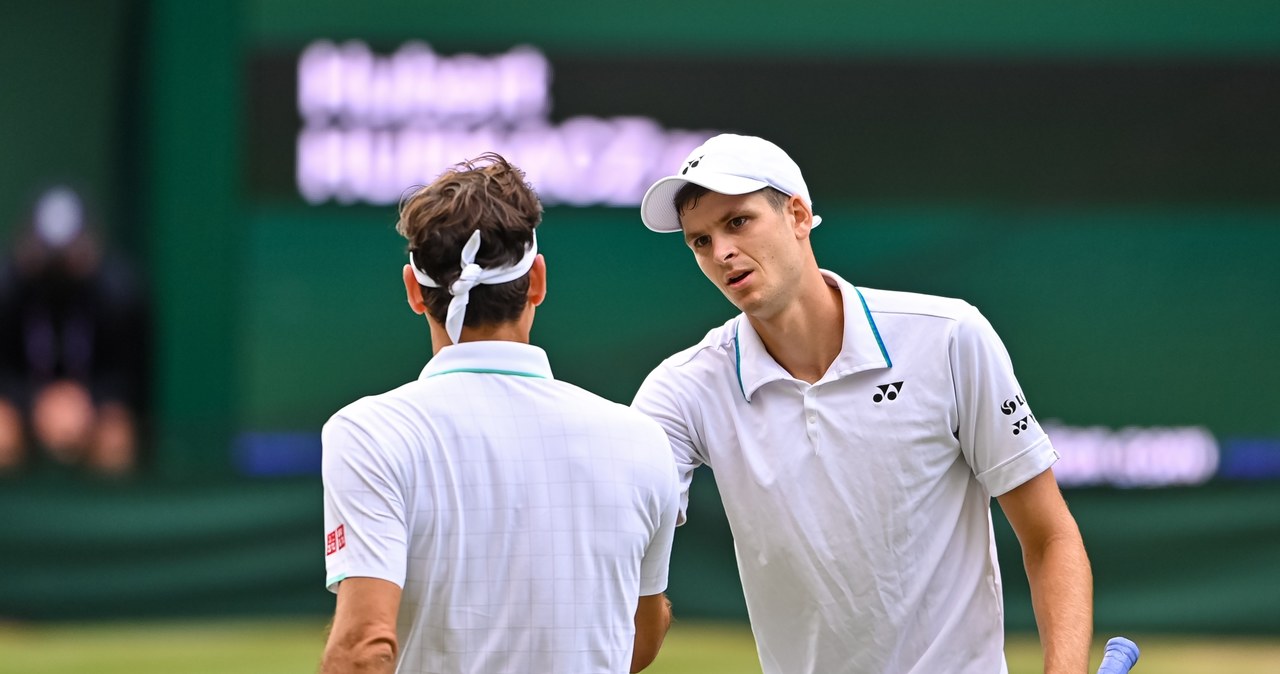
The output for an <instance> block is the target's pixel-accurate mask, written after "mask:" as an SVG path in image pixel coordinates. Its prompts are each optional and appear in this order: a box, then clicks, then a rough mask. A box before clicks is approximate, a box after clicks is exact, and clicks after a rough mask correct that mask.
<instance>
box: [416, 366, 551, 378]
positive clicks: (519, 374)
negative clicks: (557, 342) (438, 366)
mask: <svg viewBox="0 0 1280 674" xmlns="http://www.w3.org/2000/svg"><path fill="white" fill-rule="evenodd" d="M455 372H474V373H477V374H507V375H512V376H515V377H531V378H533V379H546V378H547V377H546V376H544V375H540V374H535V373H533V372H518V371H516V370H491V369H488V368H482V367H459V368H454V369H452V370H442V371H440V372H432V373H431V374H429V375H427V377H428V378H430V377H439V376H440V375H442V374H453V373H455Z"/></svg>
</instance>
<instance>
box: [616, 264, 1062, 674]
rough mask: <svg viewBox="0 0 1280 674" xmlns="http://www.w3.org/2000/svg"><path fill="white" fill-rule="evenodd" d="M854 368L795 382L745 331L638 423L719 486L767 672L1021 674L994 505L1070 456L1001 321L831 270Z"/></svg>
mask: <svg viewBox="0 0 1280 674" xmlns="http://www.w3.org/2000/svg"><path fill="white" fill-rule="evenodd" d="M823 275H824V277H825V278H826V280H827V283H828V284H830V285H832V286H835V287H837V288H839V290H840V292H841V296H842V300H843V310H844V338H843V344H842V348H841V351H840V354H839V355H838V356H837V357H836V359H835V361H834V362H833V363H832V364H831V367H830V368H829V369H828V371H827V373H826V374H825V375H824V376H823V378H822V379H821V380H819V381H818V382H817V383H815V384H812V385H810V384H808V383H807V382H804V381H801V380H798V379H795V378H794V377H792V376H791V375H790V374H788V373H787V372H786V370H784V369H783V368H782V367H781V366H780V365H778V363H777V362H776V361H774V360H773V358H772V357H771V356H769V354H768V352H767V351H766V350H765V348H764V345H763V343H762V342H761V341H760V337H759V336H758V335H757V334H756V332H755V330H754V329H752V327H751V324H750V322H749V321H747V320H746V318H745V317H744V316H742V315H739V316H737V317H735V318H733V319H730V320H729V321H728V322H726V323H725V324H724V325H722V326H720V327H718V328H715V329H713V330H711V331H710V332H709V333H708V334H707V336H706V337H705V338H704V339H703V340H702V342H700V343H699V344H698V345H696V346H694V347H692V348H689V349H686V350H684V351H681V352H680V353H677V354H675V355H674V356H672V357H670V358H668V359H667V360H665V361H664V362H663V363H662V364H661V365H660V366H658V368H656V369H655V370H654V371H653V372H652V373H651V374H650V375H649V377H648V378H647V379H646V380H645V382H644V384H643V385H642V386H641V388H640V390H639V392H638V393H637V394H636V399H635V401H634V402H633V407H635V408H636V409H638V410H640V411H642V412H644V413H646V414H648V415H649V416H651V417H653V418H654V419H656V420H657V421H658V422H659V423H660V424H662V426H663V428H664V429H665V430H666V432H667V436H668V439H669V440H670V443H671V448H672V451H673V453H674V455H675V457H676V464H677V466H678V467H679V468H680V471H681V475H682V494H681V517H682V521H683V516H684V512H683V511H684V508H685V507H686V506H687V503H688V493H687V490H688V486H689V481H690V477H691V473H692V471H693V469H694V468H695V467H697V466H698V465H701V464H706V465H708V466H710V467H711V468H712V469H713V470H714V471H715V478H716V484H717V486H718V488H719V490H720V496H721V499H722V500H723V502H724V507H725V512H726V514H727V516H728V519H729V524H730V526H731V528H732V531H733V537H734V545H735V549H736V553H737V559H738V570H739V572H740V574H741V576H742V584H743V589H744V593H745V595H746V600H747V609H748V613H749V615H750V618H751V624H752V629H753V631H754V632H755V638H756V644H757V648H758V650H759V654H760V660H761V664H762V667H763V669H764V672H765V674H806V673H811V674H840V673H850V674H852V673H855V672H856V673H859V674H863V673H867V674H869V673H875V674H904V673H912V674H938V673H939V672H947V673H948V674H956V673H974V674H996V673H997V672H1002V671H1004V670H1005V663H1004V655H1003V645H1004V641H1003V607H1002V597H1001V587H1000V572H999V568H998V566H997V561H996V555H995V542H994V536H993V533H992V527H991V513H990V499H991V497H992V496H998V495H1000V494H1003V493H1005V492H1006V491H1008V490H1010V489H1013V488H1014V487H1017V486H1018V485H1020V484H1022V483H1024V482H1026V481H1027V480H1029V479H1031V478H1032V477H1035V476H1036V475H1039V474H1040V473H1042V472H1044V471H1045V470H1046V469H1047V468H1049V467H1050V466H1051V465H1052V464H1053V463H1054V462H1055V461H1056V460H1057V458H1058V455H1057V453H1056V452H1055V451H1054V449H1053V447H1052V445H1051V444H1050V442H1049V439H1048V437H1047V436H1046V435H1045V434H1044V432H1043V431H1042V430H1041V429H1040V426H1039V425H1038V424H1037V423H1036V420H1035V417H1034V416H1033V415H1032V414H1031V410H1030V408H1029V407H1027V405H1026V402H1025V398H1024V397H1023V395H1022V391H1021V389H1020V387H1019V386H1018V382H1017V380H1016V379H1015V378H1014V375H1013V368H1012V365H1011V363H1010V360H1009V356H1008V354H1007V352H1006V350H1005V348H1004V346H1003V344H1002V343H1001V342H1000V340H999V338H998V337H997V336H996V334H995V331H994V330H993V329H992V328H991V325H990V324H989V323H988V322H987V321H986V319H985V318H983V317H982V315H981V314H980V313H979V312H978V310H977V309H975V308H973V307H972V306H970V305H969V304H967V303H965V302H963V301H960V300H955V299H947V298H941V297H932V296H926V295H917V294H910V293H898V292H889V291H883V290H871V289H865V288H864V289H857V288H854V287H853V286H851V285H849V284H848V283H847V282H845V281H844V280H843V279H841V278H839V277H838V276H836V275H835V274H832V273H830V272H826V271H824V272H823Z"/></svg>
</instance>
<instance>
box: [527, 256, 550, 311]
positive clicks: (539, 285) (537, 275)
mask: <svg viewBox="0 0 1280 674" xmlns="http://www.w3.org/2000/svg"><path fill="white" fill-rule="evenodd" d="M545 299H547V260H546V258H544V257H542V255H541V254H539V255H538V256H537V257H535V258H533V266H532V267H530V268H529V304H532V305H533V306H535V307H536V306H538V305H540V304H542V302H543V300H545Z"/></svg>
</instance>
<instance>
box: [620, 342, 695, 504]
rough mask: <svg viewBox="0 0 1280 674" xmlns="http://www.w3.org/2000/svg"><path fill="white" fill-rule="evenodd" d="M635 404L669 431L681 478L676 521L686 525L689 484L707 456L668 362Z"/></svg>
mask: <svg viewBox="0 0 1280 674" xmlns="http://www.w3.org/2000/svg"><path fill="white" fill-rule="evenodd" d="M631 407H632V409H635V410H637V411H639V412H641V413H643V414H644V415H645V416H647V417H649V418H650V419H653V420H654V421H656V422H658V425H659V426H661V427H662V430H663V431H664V432H666V436H667V443H668V444H669V445H670V447H671V456H672V458H673V459H675V465H676V476H677V478H678V489H677V498H678V504H679V513H678V516H677V518H676V524H677V525H679V524H684V522H685V514H686V511H687V510H688V508H689V484H690V483H691V482H692V481H693V471H694V469H695V468H697V467H698V466H701V465H702V464H704V463H706V458H705V456H704V455H703V454H702V452H700V451H699V448H698V446H697V445H696V443H695V442H694V434H693V429H692V422H691V420H690V418H689V414H688V412H687V411H686V410H685V409H684V407H683V406H682V405H681V402H680V391H679V384H678V382H677V380H676V378H675V376H674V373H673V372H672V371H671V368H670V367H669V366H668V365H666V364H665V363H664V364H662V365H659V366H658V367H657V369H655V370H654V371H653V372H650V373H649V376H648V377H646V378H645V380H644V383H642V384H641V385H640V390H638V391H637V392H636V396H635V399H634V400H632V401H631Z"/></svg>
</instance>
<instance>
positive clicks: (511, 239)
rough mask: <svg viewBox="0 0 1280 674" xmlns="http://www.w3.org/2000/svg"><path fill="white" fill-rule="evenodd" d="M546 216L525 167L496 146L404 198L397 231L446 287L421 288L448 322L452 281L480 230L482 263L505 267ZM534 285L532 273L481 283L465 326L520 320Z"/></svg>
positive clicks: (439, 318) (429, 272) (520, 253)
mask: <svg viewBox="0 0 1280 674" xmlns="http://www.w3.org/2000/svg"><path fill="white" fill-rule="evenodd" d="M541 221H542V204H541V203H540V202H539V201H538V195H537V194H535V193H534V191H533V188H532V187H530V186H529V184H528V183H527V182H526V180H525V175H524V171H521V170H520V169H519V168H517V167H515V166H514V165H512V164H511V163H510V162H508V161H507V160H506V159H504V158H502V156H500V155H498V154H495V153H493V152H486V153H485V154H482V155H480V156H479V157H476V158H475V159H470V160H467V161H464V162H462V163H460V164H458V165H456V166H455V167H453V168H452V169H450V170H449V171H446V172H445V173H444V174H443V175H441V176H440V177H439V178H437V179H436V181H435V182H433V183H431V184H430V185H427V186H426V187H423V188H420V189H418V190H417V191H415V192H414V193H413V194H411V195H410V196H409V197H407V198H405V199H403V200H402V201H401V203H400V220H399V222H397V223H396V231H397V232H399V233H400V235H401V236H403V237H404V238H406V239H408V240H409V246H408V247H409V252H410V253H412V254H413V260H414V263H415V264H416V265H417V267H418V269H419V270H420V271H422V272H423V273H425V274H426V275H427V276H430V277H431V278H432V279H433V280H435V281H436V283H439V284H440V285H441V286H442V287H440V288H428V287H426V286H419V288H421V290H422V299H423V301H424V302H426V305H427V311H428V312H429V313H430V314H431V317H432V318H434V319H435V320H436V321H438V322H440V323H443V322H444V320H445V315H446V314H447V312H448V309H449V302H450V301H451V300H452V299H453V296H452V295H450V294H449V286H450V285H452V284H453V282H454V281H457V280H458V276H459V275H461V273H462V267H461V264H460V258H461V255H462V247H463V245H464V244H466V242H467V239H468V238H470V237H471V233H472V232H474V231H476V230H477V229H478V230H480V250H479V251H478V252H477V253H476V264H478V265H480V266H481V267H485V268H491V267H501V266H505V265H511V264H515V263H516V262H518V261H519V260H520V258H522V257H524V253H525V250H526V249H527V248H528V247H529V243H530V242H531V241H532V240H533V230H534V228H536V227H537V226H538V223H540V222H541ZM528 291H529V276H528V274H526V275H524V276H522V277H520V278H518V279H516V280H514V281H509V282H507V283H499V284H497V285H483V284H482V285H478V286H476V287H475V288H474V289H472V291H471V297H470V303H469V304H468V305H467V316H466V319H465V320H464V321H463V325H465V326H467V327H475V326H478V325H487V324H492V323H504V322H506V321H511V320H514V319H516V318H518V317H519V316H520V314H521V313H522V312H523V311H524V308H525V304H526V303H527V301H528V296H527V293H528Z"/></svg>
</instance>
